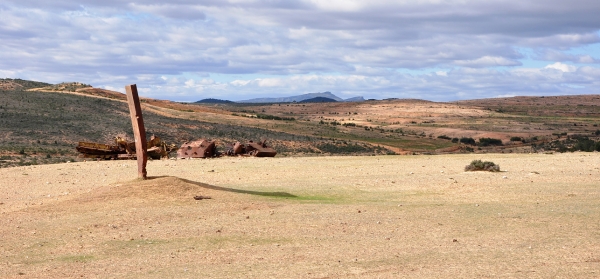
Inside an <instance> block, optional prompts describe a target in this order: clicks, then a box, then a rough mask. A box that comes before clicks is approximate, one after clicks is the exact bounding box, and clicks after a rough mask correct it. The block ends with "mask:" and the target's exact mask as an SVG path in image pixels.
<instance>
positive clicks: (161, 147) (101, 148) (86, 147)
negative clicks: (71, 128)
mask: <svg viewBox="0 0 600 279" xmlns="http://www.w3.org/2000/svg"><path fill="white" fill-rule="evenodd" d="M147 147H148V150H147V154H148V156H149V157H150V158H152V159H160V158H168V157H169V153H171V152H173V151H174V150H175V148H176V146H175V145H174V144H167V143H166V142H164V141H163V140H161V139H160V138H159V137H158V136H154V135H153V136H152V137H150V140H149V141H148V145H147ZM75 149H77V151H78V152H79V153H81V155H80V156H81V157H83V158H97V159H133V158H136V156H135V142H127V140H125V139H123V138H121V137H116V138H115V145H108V144H103V143H95V142H84V141H80V142H79V144H78V145H77V147H75Z"/></svg>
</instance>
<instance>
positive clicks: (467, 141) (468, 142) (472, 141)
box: [460, 138, 475, 145]
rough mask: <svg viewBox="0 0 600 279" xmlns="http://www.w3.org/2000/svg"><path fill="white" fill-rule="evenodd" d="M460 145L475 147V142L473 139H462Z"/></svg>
mask: <svg viewBox="0 0 600 279" xmlns="http://www.w3.org/2000/svg"><path fill="white" fill-rule="evenodd" d="M460 143H464V144H470V145H475V140H474V139H473V138H460Z"/></svg>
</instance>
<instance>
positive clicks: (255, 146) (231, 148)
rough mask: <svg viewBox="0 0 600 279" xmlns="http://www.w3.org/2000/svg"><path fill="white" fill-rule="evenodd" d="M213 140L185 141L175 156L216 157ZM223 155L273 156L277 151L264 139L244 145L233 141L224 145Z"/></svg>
mask: <svg viewBox="0 0 600 279" xmlns="http://www.w3.org/2000/svg"><path fill="white" fill-rule="evenodd" d="M219 155H220V154H218V153H217V151H216V147H215V142H214V141H209V140H205V139H201V140H197V141H192V142H186V143H184V144H183V145H182V146H181V148H179V150H178V151H177V158H211V157H218V156H219ZM225 155H228V156H254V157H275V155H277V151H275V149H273V148H271V147H268V146H267V144H266V141H261V142H259V143H255V142H253V141H250V142H249V143H248V144H246V145H244V144H242V143H240V142H239V141H238V142H235V143H232V144H229V145H227V146H226V150H225Z"/></svg>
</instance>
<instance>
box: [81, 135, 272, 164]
mask: <svg viewBox="0 0 600 279" xmlns="http://www.w3.org/2000/svg"><path fill="white" fill-rule="evenodd" d="M147 148H148V150H147V154H148V157H150V158H152V159H160V158H168V157H169V154H170V153H172V152H173V151H175V149H176V148H177V147H176V145H175V144H167V143H166V142H164V141H163V140H161V139H160V138H159V137H157V136H154V135H153V136H152V137H151V138H150V140H149V141H148V144H147ZM76 149H77V151H78V152H80V153H81V155H80V157H83V158H97V159H135V158H136V155H135V151H136V149H135V142H128V141H127V140H126V139H124V138H121V137H116V138H115V144H114V145H109V144H103V143H95V142H83V141H81V142H79V144H78V145H77V147H76ZM221 155H223V154H219V152H217V147H216V143H215V141H211V140H207V139H199V140H195V141H188V142H185V143H183V144H182V145H181V147H179V149H178V150H177V158H178V159H189V158H213V157H219V156H221ZM224 155H229V156H254V157H275V155H277V151H275V149H273V148H271V147H269V146H267V144H266V140H263V141H260V142H253V141H249V142H248V143H247V144H242V143H240V142H235V143H232V144H229V145H227V146H226V147H225V152H224Z"/></svg>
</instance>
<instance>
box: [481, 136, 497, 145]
mask: <svg viewBox="0 0 600 279" xmlns="http://www.w3.org/2000/svg"><path fill="white" fill-rule="evenodd" d="M490 145H502V140H500V139H494V138H480V139H479V146H490Z"/></svg>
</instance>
